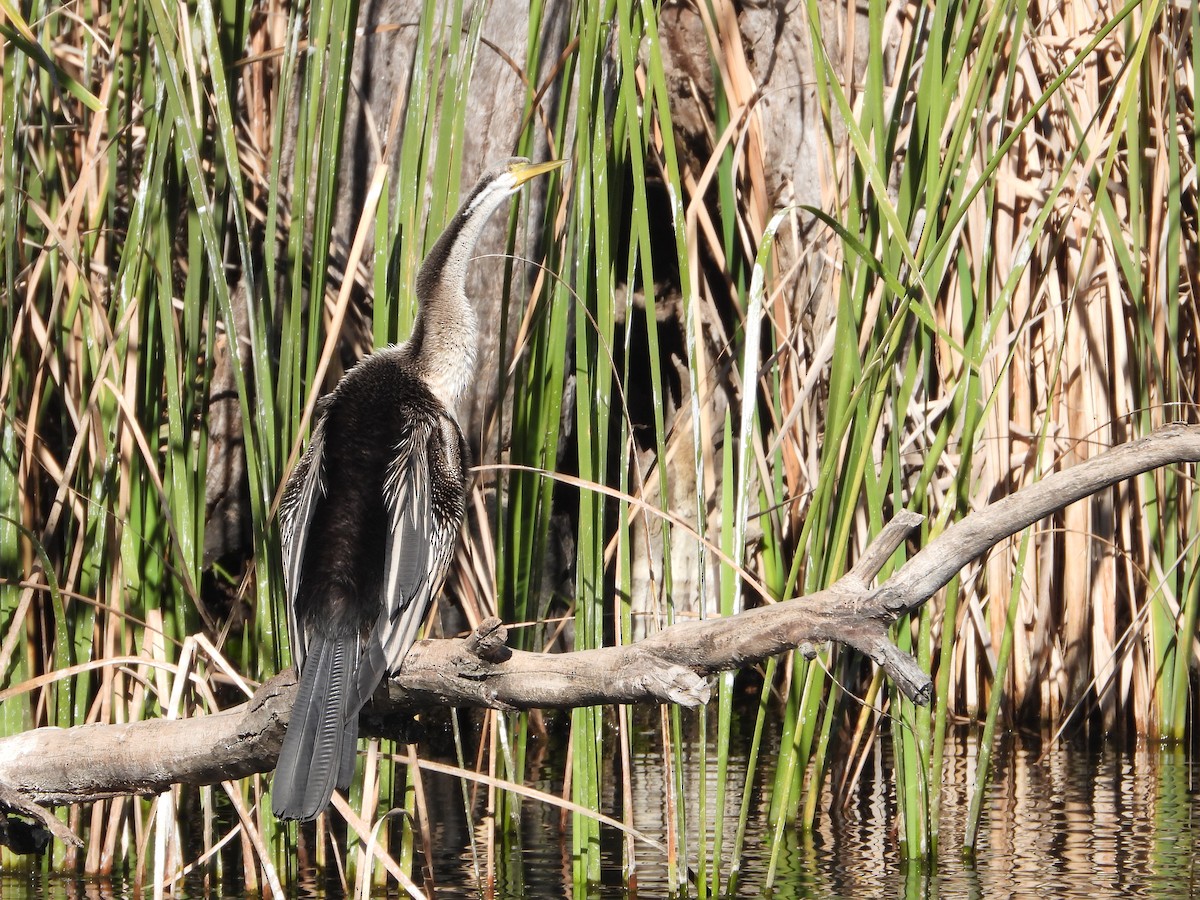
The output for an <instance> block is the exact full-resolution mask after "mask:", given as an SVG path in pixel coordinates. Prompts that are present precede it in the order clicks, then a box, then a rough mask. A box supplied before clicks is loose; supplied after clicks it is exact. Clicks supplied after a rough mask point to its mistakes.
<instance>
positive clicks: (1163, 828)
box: [0, 729, 1200, 900]
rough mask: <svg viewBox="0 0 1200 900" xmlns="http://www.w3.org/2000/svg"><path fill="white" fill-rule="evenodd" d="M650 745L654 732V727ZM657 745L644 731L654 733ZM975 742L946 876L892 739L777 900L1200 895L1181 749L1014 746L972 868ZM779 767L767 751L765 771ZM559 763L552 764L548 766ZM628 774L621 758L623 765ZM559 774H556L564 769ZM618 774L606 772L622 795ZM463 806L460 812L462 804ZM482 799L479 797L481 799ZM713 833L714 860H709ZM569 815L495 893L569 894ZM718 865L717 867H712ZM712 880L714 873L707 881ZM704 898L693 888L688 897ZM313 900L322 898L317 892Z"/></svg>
mask: <svg viewBox="0 0 1200 900" xmlns="http://www.w3.org/2000/svg"><path fill="white" fill-rule="evenodd" d="M648 731H649V732H652V731H653V729H648ZM643 734H646V732H643ZM977 741H978V736H977V733H974V732H969V731H966V730H961V731H958V732H957V733H955V734H953V735H952V736H951V737H950V738H949V739H948V745H947V753H946V758H947V764H946V772H945V777H944V780H943V783H942V786H941V788H942V792H943V793H942V826H941V834H940V838H939V840H940V849H939V853H938V861H937V865H936V867H928V866H917V865H904V864H903V863H902V861H901V855H900V845H899V838H898V834H897V829H896V824H895V823H896V815H895V802H896V801H895V792H894V790H893V785H894V782H893V778H892V774H891V765H890V748H891V745H890V742H889V741H888V740H887V739H883V740H880V741H879V742H878V743H877V745H876V747H875V752H874V754H873V755H872V758H871V760H870V762H869V763H868V765H867V767H866V769H865V770H864V771H863V773H862V778H861V779H860V781H859V783H858V787H857V789H856V791H855V793H854V795H853V796H852V797H851V798H849V801H848V803H846V804H845V805H844V806H841V807H838V806H836V805H835V804H834V802H833V798H832V795H831V791H830V789H829V788H828V787H827V788H826V790H825V795H824V797H823V801H822V809H823V810H825V812H824V814H823V815H822V816H821V818H820V820H819V822H818V825H817V828H816V829H815V830H814V831H813V832H812V833H811V834H809V833H803V832H802V831H800V830H799V829H798V828H796V827H795V826H786V827H785V828H784V829H783V833H782V846H781V849H782V852H781V853H780V854H779V856H778V859H777V860H776V865H777V869H776V880H775V891H774V894H773V896H774V897H847V898H859V897H899V896H903V897H921V898H930V897H980V898H982V897H1008V896H1012V897H1023V896H1044V897H1062V898H1070V897H1081V898H1089V900H1096V898H1101V897H1114V896H1120V897H1138V896H1146V897H1162V898H1167V897H1188V896H1195V897H1200V852H1198V850H1197V847H1198V846H1200V765H1197V763H1196V762H1194V761H1191V760H1189V759H1188V757H1187V755H1186V754H1185V753H1184V752H1183V751H1182V750H1180V749H1164V748H1160V747H1158V746H1154V745H1149V746H1145V747H1143V748H1140V749H1138V750H1136V751H1130V752H1119V751H1117V750H1115V749H1112V748H1108V749H1105V750H1103V751H1091V750H1087V749H1082V748H1072V747H1062V746H1060V747H1056V748H1054V749H1049V750H1044V751H1043V749H1042V748H1041V747H1040V746H1035V745H1024V744H1021V743H1018V742H1017V741H1015V740H1014V739H1013V738H1011V737H1007V738H1004V739H1003V740H1002V741H1001V746H1000V747H999V748H997V753H996V756H995V758H994V759H995V773H994V777H993V780H992V786H991V789H990V793H989V797H988V801H987V804H986V806H985V812H984V821H983V822H982V824H981V829H980V839H979V847H978V848H977V852H976V854H975V855H974V856H973V857H964V856H963V855H962V853H961V851H960V845H961V842H962V838H963V833H964V831H965V825H966V809H967V802H968V799H969V795H970V790H971V785H972V782H973V780H974V777H975V766H976V760H977V753H976V751H977ZM653 743H654V741H653V739H652V738H651V737H647V739H646V745H647V746H646V748H645V749H639V748H638V747H637V746H636V742H635V752H634V755H633V762H632V773H631V774H632V789H633V793H632V805H633V824H634V825H635V827H637V828H638V829H640V830H642V831H644V832H646V833H647V834H649V835H650V836H652V837H654V838H655V839H657V840H660V841H662V842H663V843H664V844H665V842H666V840H667V835H666V834H665V824H664V823H665V822H666V816H665V814H664V809H665V808H666V799H667V795H666V791H667V789H668V785H667V784H666V783H665V782H664V773H663V768H662V757H661V753H660V752H659V751H657V750H655V749H653ZM744 749H745V748H742V751H741V752H738V753H735V754H731V756H730V770H729V790H728V796H727V802H726V806H725V812H726V818H725V829H724V835H723V857H724V858H723V861H722V866H721V872H722V876H721V877H722V881H723V883H724V882H725V880H726V879H727V878H728V875H729V872H730V869H731V865H732V862H733V860H731V859H730V858H729V857H730V847H731V845H732V843H733V837H734V832H735V830H736V827H737V812H738V804H739V803H740V800H741V794H742V788H743V784H744V778H745V767H746V755H745V752H744ZM698 750H699V747H698V745H697V744H695V743H693V744H691V745H689V746H687V747H685V748H684V753H683V755H684V761H685V765H684V769H685V771H686V772H687V773H688V774H687V776H686V784H687V791H688V793H689V795H690V796H691V797H692V798H693V802H691V803H689V804H688V809H687V810H686V815H687V816H688V828H687V832H686V835H683V836H681V842H682V843H683V844H684V845H682V846H681V847H680V854H681V856H683V857H684V858H686V859H688V860H689V862H690V865H691V866H692V867H693V868H694V867H695V866H696V865H697V862H698V860H699V859H700V855H701V848H700V847H699V845H698V842H697V835H698V833H699V831H698V820H697V803H696V802H694V801H695V798H697V797H698V793H699V782H698V780H697V778H698V776H697V773H696V760H697V759H698ZM715 752H716V748H715V746H713V744H712V742H710V743H709V746H708V753H709V762H710V770H711V771H710V773H709V776H708V782H707V788H708V804H709V808H710V810H712V809H714V808H715V806H716V796H717V791H716V788H717V783H716V765H715V762H714V760H715ZM773 756H774V747H773V746H767V745H764V748H763V759H771V758H773ZM550 757H553V759H554V762H553V765H551V764H549V763H547V762H545V761H544V760H545V759H549V758H550ZM562 758H563V757H562V755H561V754H559V753H550V754H546V755H545V757H544V759H543V761H542V762H541V763H540V764H538V765H537V766H536V767H535V770H534V771H533V772H532V775H531V777H532V784H533V786H535V787H538V788H541V789H542V790H546V791H549V792H551V793H558V794H561V792H562V770H561V759H562ZM610 765H613V766H616V765H617V763H616V761H615V760H614V761H610ZM553 766H558V767H559V768H557V769H555V768H554V767H553ZM760 770H761V771H760V772H759V773H758V776H757V779H756V783H755V784H754V785H753V786H752V792H751V796H752V803H753V809H752V813H751V818H750V821H749V823H748V827H747V838H746V844H745V848H744V852H743V854H742V858H741V859H740V860H739V861H738V862H739V866H738V870H739V881H738V892H737V894H738V896H743V897H757V896H763V895H764V884H765V883H766V877H767V871H768V867H769V866H770V864H771V861H770V853H771V843H772V829H771V828H770V826H769V825H768V822H767V814H768V809H769V806H770V799H771V790H772V788H771V785H772V779H773V772H771V771H770V769H769V767H767V766H760ZM619 776H620V773H619V771H612V772H610V773H608V783H609V784H610V785H618V784H619V783H620V782H619ZM425 788H426V790H427V791H429V792H430V794H431V798H432V799H434V802H432V803H431V809H432V810H433V811H434V814H435V815H436V816H440V817H441V819H440V821H439V822H437V823H436V824H435V836H436V837H435V840H434V847H435V855H436V859H435V860H434V867H433V868H434V871H435V874H436V878H437V884H438V893H437V896H438V897H440V898H448V897H453V898H459V897H461V898H478V897H479V896H480V893H479V890H478V884H479V881H478V880H477V875H476V871H477V870H476V860H478V865H479V871H481V872H482V873H484V876H485V877H486V871H487V870H486V853H487V843H488V842H487V829H486V828H485V827H484V825H483V824H482V823H483V819H482V817H483V815H484V810H483V805H482V802H480V803H479V804H477V808H476V822H475V827H474V832H473V833H474V836H475V840H476V853H477V854H478V856H475V855H473V853H472V848H471V842H470V834H471V831H470V826H468V824H467V822H466V816H465V813H464V811H463V806H462V802H461V796H462V793H461V788H460V786H459V785H458V783H457V781H456V780H454V779H452V778H449V777H447V776H440V775H438V776H435V775H432V774H429V775H426V776H425ZM456 798H457V800H456ZM481 799H482V798H481ZM606 803H607V805H608V806H609V808H608V809H606V810H605V811H606V812H608V813H609V814H611V815H613V816H614V817H615V818H618V819H620V818H622V817H623V811H622V809H621V808H620V791H619V790H614V791H613V792H612V794H611V796H609V797H608V798H607V800H606ZM709 819H710V824H709V828H708V842H707V847H706V849H705V852H704V856H705V858H706V859H709V858H710V857H711V854H712V847H713V841H714V832H713V828H712V825H711V819H712V815H711V812H710V816H709ZM562 821H563V819H562V816H561V813H560V812H559V811H558V810H556V809H551V808H549V807H546V806H543V805H540V804H536V803H531V802H528V801H526V802H524V803H523V804H522V807H521V815H520V818H519V821H516V822H513V824H512V827H511V829H510V834H509V837H508V838H507V839H505V840H502V841H501V842H500V844H499V845H498V846H497V849H496V854H495V860H496V869H495V873H494V878H495V892H494V894H493V895H492V896H494V897H496V898H499V900H510V898H523V897H530V898H538V897H563V896H570V895H571V891H572V889H571V859H570V853H571V841H570V837H569V835H565V834H564V832H563V830H562V827H561V825H562ZM601 850H602V854H603V859H604V884H603V885H601V886H600V887H598V888H597V889H596V890H595V891H594V892H592V895H593V896H597V897H617V896H626V897H633V896H636V897H642V898H645V897H661V896H665V895H667V894H668V893H670V888H671V887H672V885H671V884H670V883H669V882H668V870H667V865H666V859H665V857H664V855H663V854H662V853H661V852H660V851H658V850H655V849H654V848H651V847H648V846H646V845H644V844H639V845H638V846H637V847H636V869H635V872H634V876H635V878H636V885H637V887H636V890H635V891H629V890H628V889H627V888H626V887H625V873H624V870H623V867H622V859H623V840H622V837H621V835H620V834H618V833H616V832H615V831H614V830H613V829H608V828H605V829H604V830H603V838H602V847H601ZM708 865H709V866H710V867H711V859H709V862H708ZM710 870H711V869H710ZM691 893H692V895H693V896H694V895H695V889H694V888H693V889H692V891H691ZM132 895H133V892H132V889H131V888H130V886H129V885H128V884H122V883H121V882H119V881H116V880H115V879H114V880H113V881H111V882H106V883H104V884H102V885H101V884H97V883H90V884H86V885H85V884H80V883H78V882H72V881H70V880H67V879H56V878H50V877H45V876H39V875H36V874H33V875H30V874H24V875H5V876H4V877H3V878H2V879H0V896H2V897H4V898H5V900H8V898H15V897H28V896H32V897H55V898H59V897H66V898H75V897H80V898H84V897H122V896H132ZM187 895H189V896H205V897H218V896H221V894H220V893H219V892H215V891H214V892H207V891H202V890H197V891H190V892H188V893H187ZM309 896H321V893H320V891H317V892H314V893H313V894H310V895H309Z"/></svg>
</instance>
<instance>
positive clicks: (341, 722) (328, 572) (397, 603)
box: [271, 159, 562, 820]
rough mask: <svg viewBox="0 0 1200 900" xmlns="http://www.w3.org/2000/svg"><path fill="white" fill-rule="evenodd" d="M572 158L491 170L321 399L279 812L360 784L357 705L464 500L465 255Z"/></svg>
mask: <svg viewBox="0 0 1200 900" xmlns="http://www.w3.org/2000/svg"><path fill="white" fill-rule="evenodd" d="M561 164H562V161H561V160H559V161H554V162H547V163H536V164H535V163H530V162H529V161H528V160H525V159H510V160H509V161H508V162H506V163H504V164H503V165H501V166H498V167H497V168H494V169H491V170H490V171H488V172H486V173H485V174H484V175H483V177H481V178H480V179H479V182H478V183H477V184H476V185H475V187H474V189H472V191H471V193H470V194H469V195H468V196H467V198H466V200H465V201H464V203H463V205H462V207H461V208H460V209H459V210H458V212H457V213H456V214H455V216H454V218H453V219H452V220H451V222H450V224H449V225H448V226H447V227H446V230H445V231H444V232H443V233H442V235H441V237H440V238H438V241H437V243H436V244H434V245H433V249H432V250H431V251H430V252H429V256H428V257H427V258H426V259H425V262H424V263H423V264H422V266H421V270H420V272H419V273H418V275H417V285H416V290H417V301H418V304H419V306H418V311H417V317H416V322H415V323H414V325H413V330H412V335H411V336H410V337H409V339H408V340H407V341H405V342H404V343H403V344H398V345H393V346H389V347H385V348H383V349H381V350H378V351H376V352H374V353H372V354H370V355H369V356H366V357H364V358H363V359H362V360H360V361H359V362H358V364H357V365H355V366H354V367H353V368H352V369H350V371H348V372H347V373H346V375H345V376H344V377H343V378H342V379H341V381H340V382H338V385H337V387H335V388H334V389H333V391H332V392H331V393H330V394H329V395H328V396H327V397H326V398H324V399H323V400H322V401H321V404H320V407H319V410H318V417H317V421H316V425H315V426H314V428H313V431H312V437H311V439H310V440H309V444H308V449H307V450H306V451H305V453H304V456H303V457H302V458H301V460H300V462H299V463H298V464H297V466H296V469H295V470H294V471H293V473H292V475H291V478H289V479H288V483H287V487H286V488H285V490H284V496H283V500H282V503H281V504H280V514H279V518H280V525H281V529H282V534H283V562H284V581H285V586H286V590H287V604H288V633H289V635H290V638H291V646H292V655H293V657H294V658H295V661H296V666H297V669H298V671H299V689H298V692H297V695H296V701H295V705H294V706H293V707H292V713H291V718H290V720H289V723H288V728H287V734H286V736H285V738H284V742H283V749H282V751H281V752H280V754H279V763H278V766H277V768H276V770H275V778H274V781H273V782H272V785H271V795H272V801H271V802H272V808H273V810H274V812H275V815H276V816H278V817H280V818H283V819H301V820H306V819H311V818H314V817H315V816H317V815H318V814H319V813H320V812H321V811H322V810H323V809H324V808H325V807H326V805H327V804H328V803H329V799H330V797H331V796H332V795H333V791H334V789H335V788H341V789H345V788H347V787H348V786H349V784H350V780H351V778H352V777H353V774H354V759H355V753H356V749H357V743H358V714H359V711H360V710H361V709H362V706H363V704H364V703H366V701H367V700H368V699H370V697H371V695H372V694H373V693H374V692H375V688H376V687H377V686H378V685H379V683H380V682H381V681H382V680H383V678H384V677H385V676H386V675H388V674H394V673H396V672H397V671H399V669H400V664H401V662H403V660H404V656H405V654H407V652H408V649H409V648H410V647H411V646H412V645H413V643H414V642H415V641H416V639H417V632H418V630H419V629H420V627H421V624H422V623H423V622H424V621H425V616H426V614H427V613H428V611H429V606H430V604H431V603H432V602H433V599H434V597H435V596H436V595H437V593H438V591H439V590H440V588H441V585H442V580H443V578H444V577H445V574H446V568H447V565H448V564H449V562H450V558H451V555H452V553H453V550H454V542H455V540H456V538H457V536H458V531H459V528H460V526H461V525H462V520H463V514H464V511H465V508H466V493H467V483H468V473H467V448H466V443H465V442H464V440H463V435H462V430H461V428H460V427H459V424H458V420H457V418H456V413H457V407H458V402H459V399H460V398H461V396H462V393H463V390H464V389H465V388H466V386H467V384H468V383H469V382H470V381H471V379H472V378H473V377H474V376H475V344H476V321H475V311H474V309H473V308H472V307H471V304H470V302H469V301H468V300H467V296H466V292H465V281H466V274H467V263H468V261H469V257H470V254H471V251H472V250H473V249H474V247H475V244H476V242H477V241H478V239H479V236H480V234H481V233H482V231H483V226H484V224H485V223H486V222H487V220H488V218H489V217H490V216H491V215H492V213H493V212H495V211H496V209H497V208H498V207H499V206H500V205H501V203H503V202H504V200H505V199H507V198H508V197H510V196H512V195H513V194H514V193H516V192H517V190H518V189H519V188H520V187H521V185H522V184H524V183H525V182H527V181H529V180H530V179H531V178H533V177H535V176H537V175H540V174H542V173H543V172H548V171H550V170H552V169H554V168H557V167H558V166H559V165H561Z"/></svg>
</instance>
